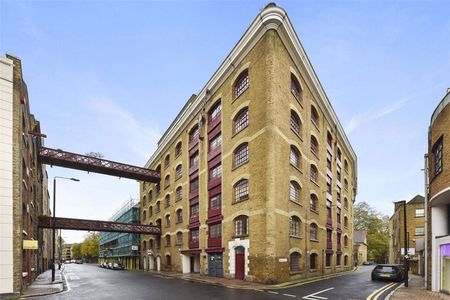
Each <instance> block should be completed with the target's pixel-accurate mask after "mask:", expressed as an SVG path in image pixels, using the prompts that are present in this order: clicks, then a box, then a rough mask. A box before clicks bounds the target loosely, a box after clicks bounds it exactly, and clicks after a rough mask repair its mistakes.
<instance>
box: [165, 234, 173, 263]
mask: <svg viewBox="0 0 450 300" xmlns="http://www.w3.org/2000/svg"><path fill="white" fill-rule="evenodd" d="M169 238H170V237H169ZM167 246H170V245H167ZM166 265H167V266H168V267H170V266H171V265H172V258H171V257H170V255H169V254H167V255H166Z"/></svg>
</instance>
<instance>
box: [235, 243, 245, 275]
mask: <svg viewBox="0 0 450 300" xmlns="http://www.w3.org/2000/svg"><path fill="white" fill-rule="evenodd" d="M235 252H236V254H235V263H236V265H235V272H236V274H235V276H234V278H236V279H242V280H243V279H244V277H245V267H244V261H245V259H244V253H245V249H244V247H237V248H236V250H235Z"/></svg>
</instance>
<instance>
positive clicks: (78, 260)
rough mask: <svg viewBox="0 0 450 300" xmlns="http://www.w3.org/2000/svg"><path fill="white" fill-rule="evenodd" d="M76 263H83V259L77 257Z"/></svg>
mask: <svg viewBox="0 0 450 300" xmlns="http://www.w3.org/2000/svg"><path fill="white" fill-rule="evenodd" d="M75 263H76V264H83V261H82V260H81V259H77V260H76V261H75Z"/></svg>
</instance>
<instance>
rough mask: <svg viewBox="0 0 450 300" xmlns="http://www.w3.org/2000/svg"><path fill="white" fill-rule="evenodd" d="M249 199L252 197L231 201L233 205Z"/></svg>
mask: <svg viewBox="0 0 450 300" xmlns="http://www.w3.org/2000/svg"><path fill="white" fill-rule="evenodd" d="M249 199H250V197H247V199H244V200H239V201H233V202H231V205H235V204H239V203H241V202H245V201H248V200H249Z"/></svg>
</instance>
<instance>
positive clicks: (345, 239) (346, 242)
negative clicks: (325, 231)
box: [344, 235, 348, 247]
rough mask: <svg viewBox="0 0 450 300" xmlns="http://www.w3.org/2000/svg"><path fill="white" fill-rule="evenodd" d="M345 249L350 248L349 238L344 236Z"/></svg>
mask: <svg viewBox="0 0 450 300" xmlns="http://www.w3.org/2000/svg"><path fill="white" fill-rule="evenodd" d="M344 247H348V237H347V236H346V235H344Z"/></svg>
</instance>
